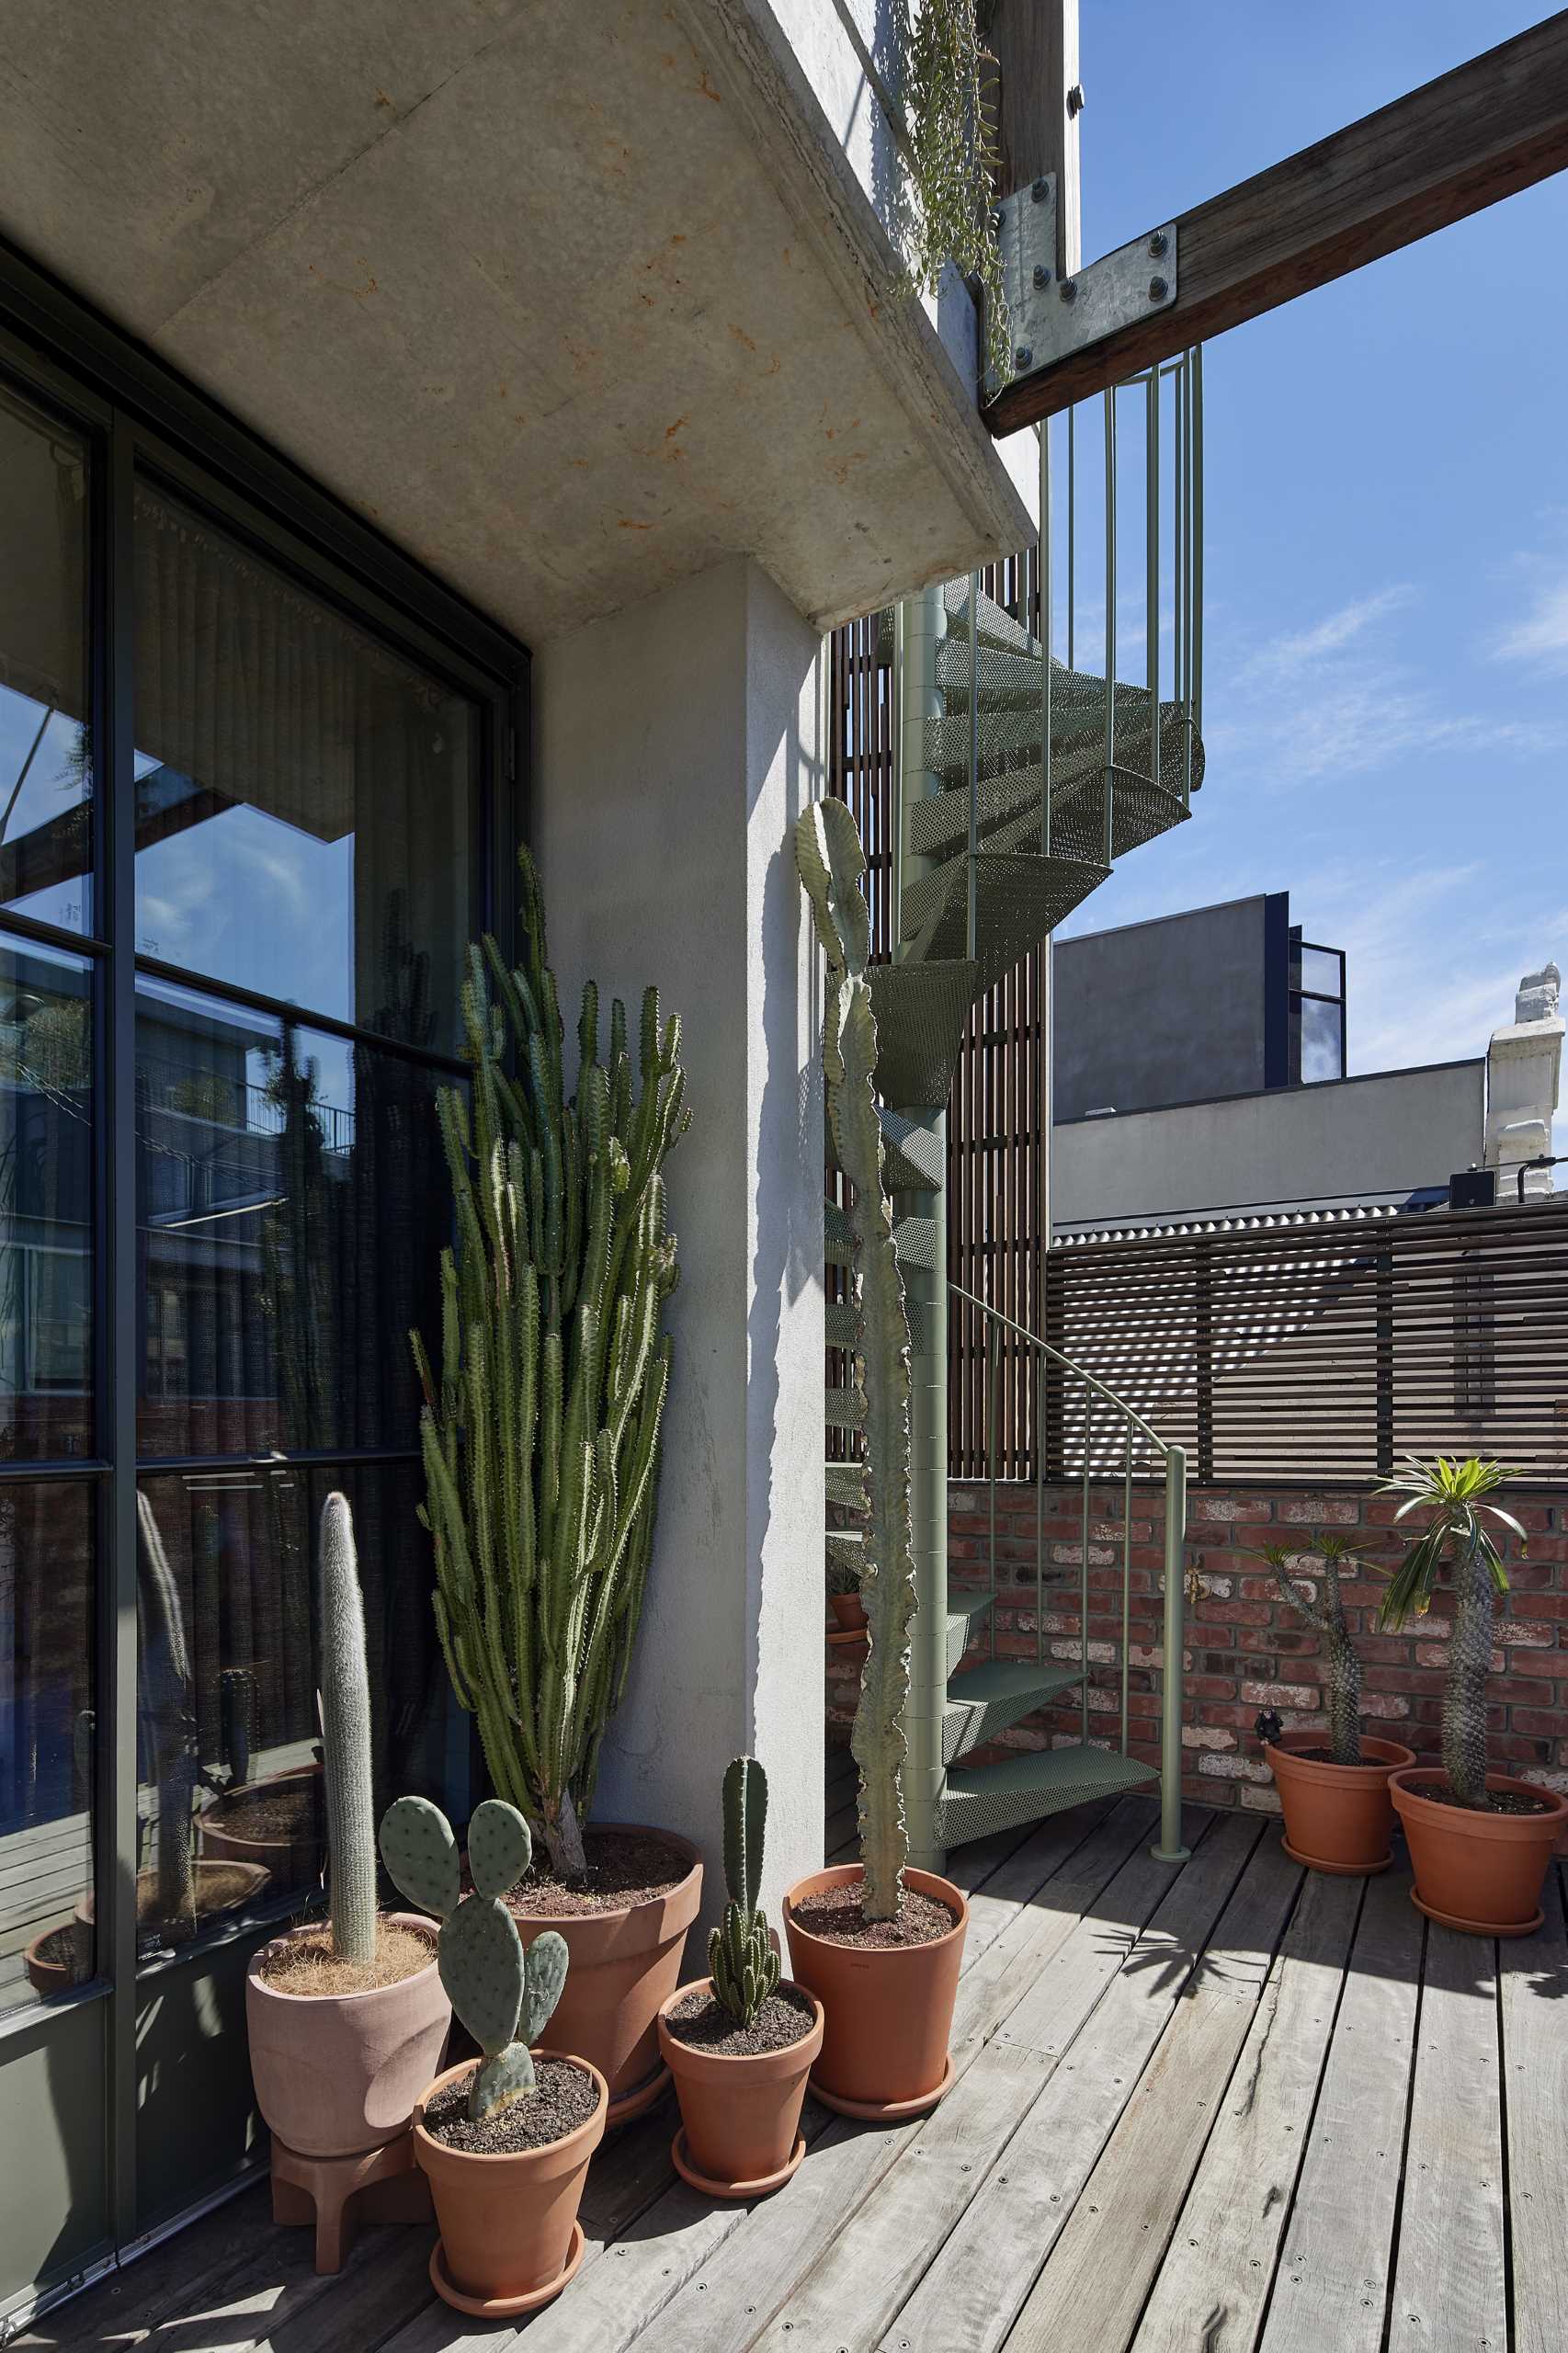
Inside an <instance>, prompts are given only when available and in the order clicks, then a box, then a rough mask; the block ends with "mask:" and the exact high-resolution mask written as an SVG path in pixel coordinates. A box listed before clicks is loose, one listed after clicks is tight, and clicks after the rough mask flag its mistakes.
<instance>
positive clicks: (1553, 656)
mask: <svg viewBox="0 0 1568 2353" xmlns="http://www.w3.org/2000/svg"><path fill="white" fill-rule="evenodd" d="M1493 652H1494V655H1495V657H1496V659H1497V660H1498V661H1500V662H1528V663H1533V664H1535V665H1538V666H1539V667H1541V668H1545V669H1549V670H1564V669H1568V580H1558V581H1555V582H1551V583H1549V584H1548V585H1545V586H1542V587H1540V588H1539V589H1538V590H1537V591H1536V596H1535V600H1534V602H1533V604H1532V605H1531V607H1530V608H1529V610H1528V613H1526V614H1524V615H1523V616H1522V617H1521V618H1520V619H1519V620H1517V621H1515V622H1514V623H1513V625H1512V627H1511V628H1508V629H1506V630H1504V631H1502V632H1501V634H1500V635H1499V636H1498V638H1497V641H1496V643H1495V645H1494V648H1493Z"/></svg>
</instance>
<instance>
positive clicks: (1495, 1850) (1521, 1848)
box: [1389, 1765, 1568, 1937]
mask: <svg viewBox="0 0 1568 2353" xmlns="http://www.w3.org/2000/svg"><path fill="white" fill-rule="evenodd" d="M1486 1790H1487V1795H1488V1797H1489V1799H1490V1800H1491V1803H1490V1805H1489V1806H1488V1807H1487V1809H1486V1810H1485V1811H1484V1812H1483V1811H1482V1810H1481V1809H1480V1808H1478V1807H1472V1806H1463V1805H1456V1804H1455V1802H1454V1799H1453V1792H1452V1790H1450V1789H1449V1781H1448V1776H1447V1775H1446V1774H1445V1772H1444V1771H1443V1769H1442V1768H1441V1766H1436V1765H1418V1766H1415V1768H1407V1769H1406V1770H1404V1771H1403V1772H1400V1773H1396V1774H1395V1775H1394V1777H1393V1779H1392V1781H1391V1782H1390V1784H1389V1793H1390V1795H1391V1796H1392V1799H1393V1802H1394V1804H1395V1805H1396V1807H1397V1808H1398V1809H1399V1814H1400V1818H1401V1820H1402V1821H1403V1824H1404V1835H1405V1838H1406V1840H1407V1841H1408V1843H1409V1847H1410V1859H1411V1863H1412V1865H1413V1866H1414V1868H1415V1888H1414V1889H1413V1890H1412V1899H1413V1901H1414V1902H1415V1904H1416V1905H1417V1906H1418V1908H1419V1909H1420V1910H1421V1911H1423V1912H1425V1913H1426V1915H1427V1916H1428V1917H1429V1918H1430V1919H1434V1920H1439V1921H1441V1922H1442V1923H1443V1925H1444V1926H1445V1927H1450V1928H1460V1929H1463V1930H1464V1931H1465V1932H1466V1933H1468V1934H1469V1935H1471V1936H1480V1937H1528V1936H1529V1935H1531V1934H1532V1933H1533V1931H1534V1930H1535V1929H1536V1928H1538V1927H1540V1922H1541V1912H1540V1890H1541V1882H1542V1881H1543V1880H1544V1879H1545V1877H1546V1873H1547V1870H1548V1867H1549V1866H1550V1864H1551V1855H1552V1849H1553V1847H1555V1845H1556V1843H1557V1839H1558V1836H1559V1834H1560V1832H1561V1831H1562V1828H1563V1825H1564V1824H1568V1800H1565V1799H1562V1798H1560V1797H1558V1796H1556V1795H1555V1794H1554V1793H1553V1792H1552V1791H1551V1790H1540V1789H1538V1788H1536V1787H1535V1785H1534V1784H1533V1783H1531V1782H1529V1781H1520V1780H1516V1779H1514V1778H1513V1777H1512V1776H1511V1775H1510V1774H1506V1773H1488V1775H1487V1776H1486Z"/></svg>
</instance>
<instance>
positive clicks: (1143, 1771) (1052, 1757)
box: [937, 1746, 1160, 1847]
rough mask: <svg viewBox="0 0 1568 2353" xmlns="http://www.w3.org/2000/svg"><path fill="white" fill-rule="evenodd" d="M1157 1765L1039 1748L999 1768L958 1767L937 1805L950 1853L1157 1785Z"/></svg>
mask: <svg viewBox="0 0 1568 2353" xmlns="http://www.w3.org/2000/svg"><path fill="white" fill-rule="evenodd" d="M1159 1778H1160V1777H1159V1773H1158V1771H1157V1769H1156V1768H1155V1767H1153V1765H1144V1764H1142V1763H1141V1762H1140V1761H1139V1759H1138V1758H1137V1757H1135V1756H1121V1755H1119V1752H1118V1751H1117V1750H1115V1749H1107V1748H1085V1747H1081V1746H1073V1747H1069V1748H1040V1749H1030V1750H1027V1751H1025V1752H1024V1753H1023V1754H1021V1755H1019V1756H1005V1757H1003V1758H1001V1759H1000V1761H999V1762H998V1763H996V1764H994V1765H956V1766H954V1767H953V1768H952V1770H951V1771H950V1772H949V1774H948V1777H947V1786H946V1788H945V1790H944V1791H943V1793H942V1796H941V1798H940V1800H939V1801H938V1805H937V1813H938V1815H939V1817H940V1825H941V1840H942V1844H943V1845H944V1846H945V1847H959V1846H962V1845H963V1843H964V1842H965V1840H966V1839H970V1838H985V1837H989V1836H990V1835H991V1833H992V1832H993V1831H995V1830H1007V1829H1010V1828H1012V1827H1013V1826H1014V1824H1017V1823H1020V1822H1035V1821H1042V1820H1043V1819H1044V1818H1045V1816H1046V1815H1047V1814H1051V1813H1064V1812H1065V1811H1066V1809H1067V1808H1068V1807H1069V1806H1074V1805H1082V1804H1083V1803H1084V1802H1085V1800H1086V1799H1089V1798H1098V1797H1109V1796H1115V1795H1117V1794H1119V1792H1120V1791H1122V1790H1139V1789H1142V1788H1144V1787H1146V1785H1147V1784H1148V1783H1149V1782H1150V1781H1157V1780H1158V1779H1159Z"/></svg>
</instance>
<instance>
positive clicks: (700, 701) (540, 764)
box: [529, 559, 826, 1961]
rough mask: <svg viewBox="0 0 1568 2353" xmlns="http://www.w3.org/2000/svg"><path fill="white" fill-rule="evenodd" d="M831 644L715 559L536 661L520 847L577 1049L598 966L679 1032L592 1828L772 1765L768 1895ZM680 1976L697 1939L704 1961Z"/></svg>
mask: <svg viewBox="0 0 1568 2353" xmlns="http://www.w3.org/2000/svg"><path fill="white" fill-rule="evenodd" d="M821 654H822V642H821V640H820V639H819V637H818V635H817V633H816V632H815V631H813V630H812V629H811V628H810V627H809V626H808V624H807V623H806V622H805V621H804V620H802V619H801V616H800V614H799V613H797V612H796V611H795V609H794V608H793V607H792V606H791V605H790V603H789V602H788V601H787V599H786V598H785V597H784V596H783V595H782V594H781V592H780V591H779V590H778V588H776V587H775V585H773V583H772V582H771V581H770V580H769V579H768V578H767V575H766V574H764V573H762V572H761V571H759V570H758V569H757V567H756V565H755V564H752V563H748V562H746V561H744V560H743V559H734V560H732V561H730V562H728V563H723V564H722V565H720V566H718V567H717V568H716V569H714V570H713V571H711V572H709V573H705V574H701V575H700V576H699V577H698V578H696V579H693V580H687V581H685V582H683V583H682V584H681V585H678V586H676V587H674V588H670V589H667V590H665V591H664V592H662V593H661V594H659V595H658V596H655V597H650V598H648V599H647V600H646V602H644V603H642V604H638V605H636V606H633V607H631V608H629V609H627V610H626V611H624V612H622V613H620V614H618V615H617V616H616V617H615V618H613V619H612V620H603V621H597V622H595V623H594V624H592V626H590V627H589V628H587V629H585V630H583V631H580V632H578V633H577V634H576V635H574V636H572V637H570V638H567V639H564V640H562V641H561V642H558V643H556V644H553V645H551V646H548V647H546V648H545V650H544V651H543V653H542V654H540V655H539V656H538V657H537V659H536V663H535V668H534V683H535V710H536V731H535V747H534V782H533V788H532V795H531V799H532V813H531V819H530V823H529V834H530V838H531V840H532V842H533V845H534V847H535V849H536V852H537V854H538V857H539V859H540V867H541V870H542V873H543V879H544V887H545V892H546V898H547V905H548V911H549V917H550V929H551V958H552V961H553V962H554V965H555V968H556V972H557V974H558V976H559V979H560V982H561V985H562V1001H563V1011H564V1014H565V1017H566V1022H567V1047H568V1051H570V1050H571V1046H572V1042H573V1040H572V1029H573V1024H574V1018H575V1006H576V1000H577V995H578V992H579V990H580V988H581V985H582V983H583V980H584V979H585V977H586V976H588V975H590V974H591V975H592V976H593V977H594V978H595V979H597V982H598V983H599V991H600V997H601V1002H602V1003H603V1005H604V1006H605V1010H606V1013H607V1015H608V999H609V997H610V996H611V995H620V996H623V997H624V998H625V1000H626V1003H627V1010H628V1014H629V1017H631V1021H632V1023H633V1026H634V1027H635V1021H636V1015H637V1007H638V1005H639V1003H640V1000H641V995H642V988H643V985H644V984H645V983H647V982H649V981H653V982H655V983H657V984H658V987H659V990H660V993H661V1002H662V1007H663V1010H664V1011H665V1013H669V1012H678V1013H679V1015H680V1016H681V1021H682V1036H681V1051H682V1055H683V1058H684V1060H685V1063H686V1067H687V1085H688V1098H687V1099H688V1100H689V1102H690V1105H691V1111H692V1124H691V1129H690V1131H689V1133H688V1134H687V1137H686V1140H685V1142H683V1143H681V1144H680V1145H679V1147H678V1148H677V1150H676V1152H675V1154H673V1156H672V1158H671V1160H670V1162H669V1165H668V1170H667V1175H668V1180H669V1194H670V1215H671V1222H672V1224H673V1226H674V1228H675V1231H676V1234H677V1236H678V1237H679V1242H680V1269H681V1272H680V1284H679V1288H678V1289H677V1290H676V1294H675V1297H674V1298H673V1300H672V1301H671V1302H670V1314H669V1322H670V1328H671V1330H672V1331H673V1333H674V1336H675V1347H676V1353H675V1369H674V1379H673V1382H672V1388H671V1395H670V1403H669V1407H668V1411H667V1417H666V1420H665V1457H664V1480H663V1486H662V1490H661V1494H660V1499H659V1518H658V1529H657V1536H656V1540H655V1545H654V1552H653V1566H652V1569H651V1572H650V1576H649V1583H648V1594H647V1600H646V1603H645V1606H644V1609H643V1616H642V1633H641V1637H640V1640H639V1644H638V1649H637V1654H636V1660H635V1664H634V1665H633V1668H632V1672H631V1683H630V1686H629V1688H628V1692H627V1697H626V1701H625V1704H624V1705H623V1707H622V1709H621V1711H620V1713H619V1717H618V1719H617V1721H616V1722H615V1724H614V1725H613V1726H612V1728H611V1731H610V1733H609V1736H608V1740H607V1742H606V1745H605V1752H604V1763H603V1768H602V1771H601V1775H600V1780H599V1790H598V1795H597V1802H596V1807H595V1812H596V1814H597V1818H598V1819H600V1820H601V1821H614V1820H617V1819H619V1820H621V1821H642V1822H652V1823H656V1824H663V1825H665V1826H666V1827H668V1828H670V1829H672V1830H678V1831H681V1832H684V1833H685V1834H686V1835H687V1836H688V1837H691V1838H694V1839H696V1840H697V1842H698V1843H699V1846H700V1847H701V1848H702V1850H703V1854H704V1858H705V1860H706V1863H707V1880H706V1895H707V1899H708V1900H707V1903H706V1905H705V1918H706V1919H707V1920H712V1919H714V1918H716V1917H717V1915H718V1912H719V1910H720V1908H721V1907H722V1900H723V1860H722V1847H721V1843H720V1824H721V1816H720V1782H721V1779H722V1774H723V1770H724V1767H725V1765H726V1764H727V1763H728V1762H729V1760H730V1758H731V1757H732V1756H738V1755H740V1754H742V1753H743V1752H747V1751H749V1752H750V1753H751V1754H753V1755H755V1756H759V1757H760V1758H761V1759H762V1761H763V1763H764V1765H765V1766H766V1768H767V1776H768V1784H769V1789H770V1791H771V1796H772V1803H771V1806H770V1808H769V1813H768V1823H767V1875H766V1882H765V1896H766V1901H767V1904H768V1905H769V1906H770V1908H772V1909H773V1911H774V1913H775V1916H776V1917H777V1907H778V1898H779V1895H780V1893H782V1891H783V1889H784V1888H785V1887H786V1886H787V1885H788V1883H789V1882H790V1881H791V1880H793V1879H796V1878H798V1877H799V1876H800V1875H801V1873H802V1872H803V1871H806V1870H812V1869H815V1868H816V1867H817V1866H818V1865H819V1864H820V1862H821V1859H822V1819H823V1812H822V1809H823V1722H822V1614H823V1610H822V1579H823V1535H824V1527H825V1525H826V1512H825V1503H824V1478H823V1464H824V1442H823V1376H824V1358H823V1345H824V1344H823V1284H822V1201H823V1120H822V1096H821V1080H820V1063H819V1059H818V1054H817V1026H818V1019H819V1010H818V1006H817V1004H816V1001H815V998H816V983H815V961H814V958H813V955H812V946H811V930H810V926H809V924H808V923H807V922H806V921H805V920H804V917H803V914H802V902H801V892H800V887H799V884H798V882H797V880H796V875H795V868H794V861H793V856H792V850H791V846H790V828H791V826H792V824H793V823H794V820H795V818H796V817H797V816H798V814H799V813H800V812H801V809H803V808H804V807H805V805H806V803H807V802H808V801H811V800H812V799H814V798H815V797H816V795H817V794H818V792H819V791H820V790H821V785H820V780H819V779H820V765H821V752H822V747H821V745H820V743H819V734H820V727H821V720H820V708H821V706H820V698H819V692H818V680H819V663H820V659H821ZM691 1950H692V1956H693V1959H694V1961H695V1959H696V1957H697V1955H698V1954H699V1950H700V1948H699V1946H698V1945H696V1944H694V1945H693V1947H692V1949H691Z"/></svg>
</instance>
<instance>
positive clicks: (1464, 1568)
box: [1378, 1454, 1525, 1813]
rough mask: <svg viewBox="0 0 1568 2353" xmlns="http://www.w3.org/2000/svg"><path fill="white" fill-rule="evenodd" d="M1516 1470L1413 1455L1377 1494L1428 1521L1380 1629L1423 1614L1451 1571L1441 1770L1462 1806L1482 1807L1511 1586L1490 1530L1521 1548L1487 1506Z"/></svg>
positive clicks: (1510, 1524)
mask: <svg viewBox="0 0 1568 2353" xmlns="http://www.w3.org/2000/svg"><path fill="white" fill-rule="evenodd" d="M1518 1476H1519V1473H1518V1472H1517V1471H1513V1470H1508V1469H1506V1468H1505V1467H1504V1466H1503V1464H1501V1463H1499V1462H1489V1461H1483V1459H1482V1458H1481V1457H1480V1456H1479V1455H1473V1454H1472V1455H1471V1456H1469V1457H1468V1458H1467V1459H1466V1460H1465V1461H1462V1462H1461V1461H1459V1460H1458V1459H1457V1458H1456V1457H1449V1456H1448V1455H1441V1454H1440V1455H1438V1456H1437V1457H1436V1458H1435V1460H1433V1461H1430V1462H1422V1461H1418V1460H1417V1458H1416V1457H1415V1455H1412V1456H1411V1457H1410V1458H1409V1460H1408V1461H1407V1462H1406V1464H1405V1466H1404V1468H1403V1470H1400V1471H1396V1472H1394V1474H1393V1476H1392V1479H1385V1480H1384V1481H1383V1482H1382V1485H1381V1490H1380V1492H1381V1494H1383V1495H1402V1496H1403V1499H1404V1500H1403V1502H1402V1503H1401V1505H1400V1506H1399V1509H1398V1511H1397V1512H1396V1513H1395V1515H1394V1517H1395V1518H1396V1519H1404V1518H1407V1517H1408V1515H1409V1514H1410V1513H1411V1512H1413V1511H1427V1512H1430V1514H1431V1515H1432V1516H1431V1518H1430V1519H1429V1520H1428V1521H1427V1523H1426V1527H1425V1528H1423V1529H1421V1530H1420V1532H1419V1533H1418V1534H1417V1535H1415V1536H1413V1537H1411V1538H1410V1539H1409V1540H1408V1541H1409V1550H1408V1551H1407V1552H1406V1553H1405V1556H1404V1558H1403V1561H1402V1562H1401V1563H1400V1564H1399V1566H1398V1568H1397V1569H1395V1571H1394V1572H1393V1574H1392V1578H1391V1580H1390V1584H1389V1589H1388V1591H1387V1593H1386V1594H1385V1595H1384V1596H1383V1606H1382V1608H1381V1612H1380V1613H1379V1618H1378V1623H1379V1625H1380V1626H1383V1627H1391V1628H1394V1629H1397V1628H1399V1627H1401V1626H1403V1624H1404V1622H1405V1620H1407V1619H1408V1618H1410V1617H1412V1616H1415V1617H1417V1618H1424V1617H1425V1616H1426V1612H1427V1610H1428V1609H1429V1608H1431V1606H1432V1595H1433V1591H1434V1589H1435V1587H1436V1586H1437V1578H1438V1575H1439V1574H1440V1573H1441V1570H1442V1568H1443V1564H1444V1563H1445V1562H1447V1563H1449V1564H1450V1565H1451V1568H1452V1572H1453V1597H1454V1625H1453V1633H1452V1636H1451V1638H1450V1640H1449V1674H1448V1681H1447V1683H1446V1685H1445V1687H1444V1690H1443V1769H1444V1771H1445V1772H1446V1773H1447V1775H1448V1777H1449V1789H1450V1790H1452V1792H1453V1794H1454V1796H1455V1798H1456V1799H1457V1800H1458V1801H1459V1802H1460V1805H1467V1806H1471V1807H1473V1808H1474V1809H1475V1810H1476V1811H1477V1812H1478V1813H1484V1812H1486V1811H1487V1809H1488V1806H1489V1803H1490V1801H1489V1799H1488V1797H1487V1794H1486V1677H1487V1674H1488V1672H1489V1671H1490V1668H1491V1665H1492V1635H1493V1620H1494V1612H1495V1608H1496V1597H1497V1596H1498V1594H1500V1593H1506V1592H1507V1590H1508V1574H1507V1571H1506V1569H1505V1568H1504V1566H1503V1557H1502V1554H1501V1553H1500V1552H1498V1550H1497V1547H1496V1545H1495V1543H1494V1541H1493V1538H1492V1533H1491V1530H1490V1529H1489V1528H1488V1526H1487V1522H1488V1521H1489V1520H1494V1521H1496V1522H1497V1523H1498V1525H1499V1526H1501V1527H1504V1528H1506V1529H1510V1530H1511V1531H1512V1532H1513V1534H1514V1535H1515V1537H1517V1540H1518V1545H1519V1550H1520V1552H1523V1551H1524V1549H1525V1531H1524V1529H1523V1528H1522V1527H1521V1526H1520V1524H1519V1522H1518V1521H1517V1519H1516V1518H1514V1515H1513V1513H1512V1512H1510V1511H1505V1510H1504V1508H1503V1506H1502V1505H1501V1504H1497V1503H1488V1502H1487V1501H1486V1500H1485V1498H1486V1497H1487V1496H1489V1495H1495V1494H1496V1492H1497V1490H1498V1489H1499V1488H1500V1487H1502V1486H1505V1485H1506V1483H1507V1482H1508V1481H1509V1480H1510V1479H1517V1477H1518Z"/></svg>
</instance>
